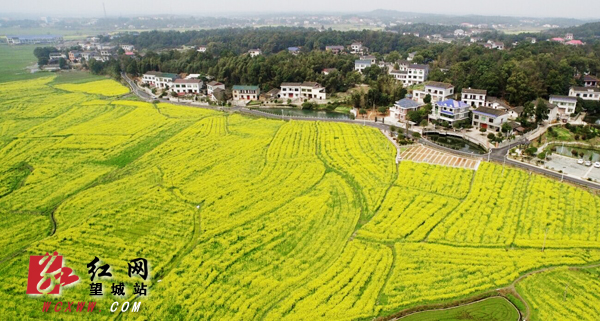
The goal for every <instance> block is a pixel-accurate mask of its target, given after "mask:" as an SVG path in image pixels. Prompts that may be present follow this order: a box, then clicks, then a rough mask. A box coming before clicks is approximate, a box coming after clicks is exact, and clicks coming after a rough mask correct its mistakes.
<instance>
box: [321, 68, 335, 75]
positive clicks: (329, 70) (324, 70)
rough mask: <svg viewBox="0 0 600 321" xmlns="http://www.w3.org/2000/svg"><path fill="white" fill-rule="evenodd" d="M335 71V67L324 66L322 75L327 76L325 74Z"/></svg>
mask: <svg viewBox="0 0 600 321" xmlns="http://www.w3.org/2000/svg"><path fill="white" fill-rule="evenodd" d="M336 71H337V69H336V68H325V69H323V75H325V76H327V75H329V74H330V73H332V72H336Z"/></svg>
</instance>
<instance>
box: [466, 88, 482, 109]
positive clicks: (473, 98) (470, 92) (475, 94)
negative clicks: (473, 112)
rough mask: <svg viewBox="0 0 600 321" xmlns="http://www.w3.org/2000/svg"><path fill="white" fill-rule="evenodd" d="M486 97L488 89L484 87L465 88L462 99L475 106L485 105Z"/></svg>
mask: <svg viewBox="0 0 600 321" xmlns="http://www.w3.org/2000/svg"><path fill="white" fill-rule="evenodd" d="M486 97H487V90H483V89H471V88H464V89H463V90H462V92H461V100H462V101H463V102H464V103H465V104H469V105H471V107H475V108H477V107H483V106H485V100H486Z"/></svg>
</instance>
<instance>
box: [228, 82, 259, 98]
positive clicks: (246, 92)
mask: <svg viewBox="0 0 600 321" xmlns="http://www.w3.org/2000/svg"><path fill="white" fill-rule="evenodd" d="M259 96H260V88H258V86H242V85H235V86H233V100H258V98H259Z"/></svg>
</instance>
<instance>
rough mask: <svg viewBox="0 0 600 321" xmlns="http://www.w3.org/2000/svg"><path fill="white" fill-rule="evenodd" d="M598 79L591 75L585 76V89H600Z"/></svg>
mask: <svg viewBox="0 0 600 321" xmlns="http://www.w3.org/2000/svg"><path fill="white" fill-rule="evenodd" d="M598 81H599V80H598V78H596V77H594V76H590V75H585V76H583V86H584V87H598Z"/></svg>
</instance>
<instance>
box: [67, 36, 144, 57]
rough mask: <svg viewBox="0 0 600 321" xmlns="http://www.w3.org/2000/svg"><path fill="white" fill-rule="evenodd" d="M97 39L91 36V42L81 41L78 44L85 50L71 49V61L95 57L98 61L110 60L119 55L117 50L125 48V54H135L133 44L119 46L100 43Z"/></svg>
mask: <svg viewBox="0 0 600 321" xmlns="http://www.w3.org/2000/svg"><path fill="white" fill-rule="evenodd" d="M95 39H97V38H96V37H92V38H91V42H85V43H79V44H78V45H79V46H80V47H81V48H82V49H83V50H71V51H69V56H68V58H69V61H71V62H72V63H78V62H82V60H85V61H90V60H91V59H95V60H98V61H109V60H110V59H114V58H116V57H117V50H118V49H119V48H121V49H123V51H124V52H125V55H128V56H133V55H135V52H134V50H135V48H134V46H133V45H120V46H119V47H116V46H111V45H107V44H102V43H98V42H97V41H96V40H95Z"/></svg>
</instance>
